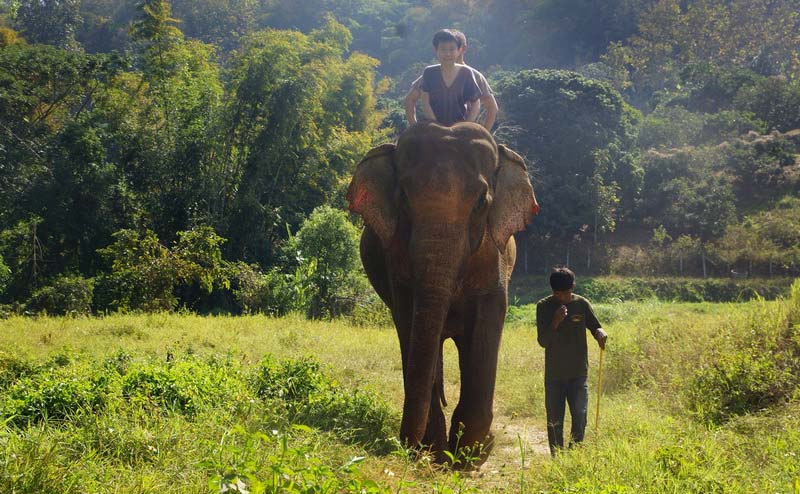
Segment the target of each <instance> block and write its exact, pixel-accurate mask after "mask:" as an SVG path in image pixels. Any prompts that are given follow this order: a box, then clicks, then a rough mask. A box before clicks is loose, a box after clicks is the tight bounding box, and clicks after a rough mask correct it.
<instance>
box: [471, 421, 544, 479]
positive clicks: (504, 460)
mask: <svg viewBox="0 0 800 494" xmlns="http://www.w3.org/2000/svg"><path fill="white" fill-rule="evenodd" d="M492 432H493V433H494V435H495V445H494V449H493V450H492V452H491V454H490V455H489V458H488V459H487V460H486V463H484V464H483V465H481V467H480V469H478V470H477V471H475V472H471V473H470V474H469V475H470V476H472V477H477V478H480V479H481V485H482V486H483V487H493V488H496V489H498V491H502V490H504V489H505V488H511V486H514V485H516V484H515V482H516V479H517V477H519V475H520V471H521V470H522V468H523V461H524V466H526V467H527V465H528V464H529V461H530V458H531V457H532V456H538V455H550V449H549V448H548V446H547V431H546V430H545V428H544V425H539V424H536V423H534V421H531V420H529V419H527V420H526V419H523V418H519V417H516V418H511V417H508V416H503V415H499V416H496V417H495V419H494V422H493V424H492Z"/></svg>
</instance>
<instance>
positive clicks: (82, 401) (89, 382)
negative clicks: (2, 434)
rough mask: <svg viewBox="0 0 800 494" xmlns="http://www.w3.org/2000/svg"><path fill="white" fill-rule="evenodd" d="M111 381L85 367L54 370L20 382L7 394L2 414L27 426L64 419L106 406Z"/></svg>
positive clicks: (66, 367)
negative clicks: (82, 411)
mask: <svg viewBox="0 0 800 494" xmlns="http://www.w3.org/2000/svg"><path fill="white" fill-rule="evenodd" d="M111 382H112V378H111V377H109V376H108V375H107V374H105V373H102V372H97V371H96V370H95V369H93V368H90V367H89V366H86V365H69V366H63V367H52V368H50V369H48V370H47V371H43V372H40V373H37V374H34V375H29V376H27V377H23V378H21V379H18V380H17V381H16V382H15V383H14V384H13V385H12V386H11V388H10V389H9V390H8V392H7V393H6V396H5V399H4V400H3V403H2V415H3V416H4V417H6V418H7V420H8V422H9V423H10V424H13V425H16V426H18V427H24V426H26V425H27V424H32V423H38V422H41V421H43V420H64V419H67V418H69V417H71V416H72V415H74V414H75V413H78V412H79V411H81V410H85V409H89V410H97V409H100V408H102V407H103V406H104V405H105V403H106V398H107V396H108V395H109V392H110V386H111Z"/></svg>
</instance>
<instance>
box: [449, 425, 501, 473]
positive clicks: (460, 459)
mask: <svg viewBox="0 0 800 494" xmlns="http://www.w3.org/2000/svg"><path fill="white" fill-rule="evenodd" d="M492 449H494V434H492V433H491V432H489V433H488V434H487V435H486V437H485V438H484V440H483V441H481V442H473V443H471V444H463V445H459V446H458V449H457V450H456V451H455V453H453V458H455V462H454V463H453V464H452V467H453V469H454V470H477V469H478V468H480V466H481V465H483V464H484V463H485V462H486V460H487V459H488V458H489V454H490V453H491V452H492Z"/></svg>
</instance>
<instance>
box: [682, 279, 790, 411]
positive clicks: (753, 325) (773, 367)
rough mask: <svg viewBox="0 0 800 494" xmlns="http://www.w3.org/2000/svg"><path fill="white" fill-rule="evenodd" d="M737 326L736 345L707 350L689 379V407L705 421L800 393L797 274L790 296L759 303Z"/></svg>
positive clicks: (755, 408) (763, 405)
mask: <svg viewBox="0 0 800 494" xmlns="http://www.w3.org/2000/svg"><path fill="white" fill-rule="evenodd" d="M739 330H740V332H741V333H742V334H739V335H735V336H734V340H733V341H734V342H735V344H734V348H733V349H731V350H726V351H724V352H722V353H720V354H712V355H710V356H709V357H708V358H707V359H706V361H707V362H708V363H707V364H706V365H703V366H701V367H700V368H699V369H698V370H697V371H696V373H695V374H694V376H692V378H690V379H689V381H688V386H687V391H686V394H687V397H688V402H689V405H690V408H691V409H692V410H693V412H694V413H695V414H696V415H697V416H698V417H699V418H700V419H701V420H702V421H704V422H707V423H711V424H719V423H722V422H725V421H726V420H728V419H729V418H731V417H733V416H736V415H742V414H745V413H752V412H758V411H760V410H762V409H764V408H767V407H769V406H771V405H774V404H777V403H781V402H784V401H788V400H789V399H792V398H797V397H800V280H798V281H795V283H794V284H793V285H792V288H791V296H790V298H789V300H787V301H780V302H779V305H778V308H777V309H776V308H775V307H772V306H768V305H766V304H764V303H762V304H761V305H760V306H759V308H758V309H756V310H755V311H753V313H752V314H751V315H750V319H749V321H748V322H747V324H746V325H745V326H744V327H743V328H739Z"/></svg>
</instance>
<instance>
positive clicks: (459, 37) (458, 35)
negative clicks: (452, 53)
mask: <svg viewBox="0 0 800 494" xmlns="http://www.w3.org/2000/svg"><path fill="white" fill-rule="evenodd" d="M451 31H453V35H454V36H455V37H456V39H457V40H458V41H460V42H461V46H459V48H462V47H464V46H467V35H466V34H464V33H462V32H461V31H459V30H458V29H451Z"/></svg>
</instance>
